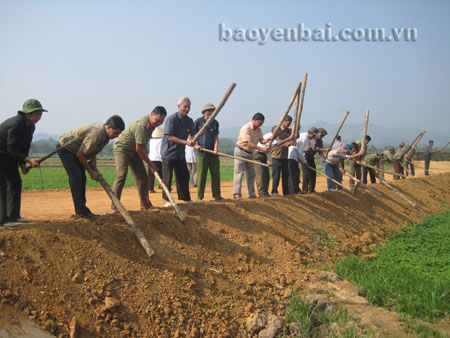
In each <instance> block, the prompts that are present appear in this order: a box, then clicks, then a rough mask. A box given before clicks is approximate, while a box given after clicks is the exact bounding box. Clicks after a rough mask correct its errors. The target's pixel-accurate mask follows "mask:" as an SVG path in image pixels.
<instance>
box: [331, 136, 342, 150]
mask: <svg viewBox="0 0 450 338" xmlns="http://www.w3.org/2000/svg"><path fill="white" fill-rule="evenodd" d="M342 146H343V145H342V137H341V135H338V136H336V140H335V141H334V143H333V147H332V148H331V150H334V149H339V148H341V147H342Z"/></svg>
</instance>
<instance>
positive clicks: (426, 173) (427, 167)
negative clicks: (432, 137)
mask: <svg viewBox="0 0 450 338" xmlns="http://www.w3.org/2000/svg"><path fill="white" fill-rule="evenodd" d="M430 161H431V156H425V175H426V176H428V175H430V173H429V172H428V170H429V169H430Z"/></svg>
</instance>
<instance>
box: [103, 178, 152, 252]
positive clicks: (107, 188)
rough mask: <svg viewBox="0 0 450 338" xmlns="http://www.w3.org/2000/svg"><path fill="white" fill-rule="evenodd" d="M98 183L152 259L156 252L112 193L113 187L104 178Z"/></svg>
mask: <svg viewBox="0 0 450 338" xmlns="http://www.w3.org/2000/svg"><path fill="white" fill-rule="evenodd" d="M98 182H99V183H100V185H101V186H102V187H103V189H104V190H105V191H106V193H107V194H108V196H109V198H110V199H111V200H112V202H113V203H114V205H115V206H116V208H117V209H119V211H120V214H121V215H122V217H123V218H124V219H125V221H126V222H127V224H128V225H129V226H130V228H131V229H132V230H133V232H134V234H135V235H136V237H137V239H138V240H139V243H141V245H142V247H143V248H144V250H145V252H146V253H147V255H148V256H149V257H152V256H153V255H154V253H155V250H153V248H152V247H151V246H150V244H149V243H148V241H147V239H146V238H145V236H144V234H143V233H142V232H141V230H139V228H138V226H137V224H136V223H135V222H134V220H133V218H131V216H130V214H129V213H128V210H127V209H126V208H125V206H124V205H123V204H122V202H120V200H119V199H118V198H117V196H116V194H114V192H113V191H112V189H111V187H110V186H109V185H108V183H106V181H105V179H104V178H103V177H100V178H99V180H98Z"/></svg>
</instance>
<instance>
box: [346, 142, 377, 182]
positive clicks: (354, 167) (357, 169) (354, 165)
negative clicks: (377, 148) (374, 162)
mask: <svg viewBox="0 0 450 338" xmlns="http://www.w3.org/2000/svg"><path fill="white" fill-rule="evenodd" d="M371 140H372V138H371V137H370V136H369V135H366V139H365V140H364V144H365V147H364V152H363V153H362V155H360V156H358V157H355V158H353V159H352V160H351V161H350V175H352V176H353V177H356V179H358V180H361V164H359V163H360V161H362V160H364V156H365V154H366V152H367V145H368V144H369V142H370V141H371ZM354 143H356V144H357V145H358V152H360V151H361V149H362V141H357V142H354ZM349 184H350V188H351V189H355V181H354V180H352V179H351V180H350V183H349ZM356 185H358V183H357V184H356Z"/></svg>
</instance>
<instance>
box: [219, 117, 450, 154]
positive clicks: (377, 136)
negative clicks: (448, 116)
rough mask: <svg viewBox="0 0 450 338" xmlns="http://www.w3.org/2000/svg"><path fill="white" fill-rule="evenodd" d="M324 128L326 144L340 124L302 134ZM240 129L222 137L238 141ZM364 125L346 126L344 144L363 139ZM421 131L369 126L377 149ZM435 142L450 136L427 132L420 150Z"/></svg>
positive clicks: (226, 131) (231, 129)
mask: <svg viewBox="0 0 450 338" xmlns="http://www.w3.org/2000/svg"><path fill="white" fill-rule="evenodd" d="M312 126H316V127H322V128H325V129H326V130H327V131H328V136H327V137H326V138H325V139H324V143H325V144H327V143H330V142H331V140H332V138H333V137H334V135H335V133H336V131H337V129H338V128H339V123H335V124H333V123H328V122H324V121H317V122H315V123H312V124H307V125H304V126H302V128H301V132H303V131H306V130H308V129H309V128H310V127H312ZM270 127H271V126H263V132H264V133H266V132H268V131H269V128H270ZM240 128H241V127H240V126H239V127H227V128H221V129H220V137H224V138H229V139H232V140H237V137H238V135H239V130H240ZM362 130H363V124H362V123H359V124H344V127H342V130H341V133H340V134H341V136H342V141H343V142H344V143H348V142H352V141H355V140H359V139H361V138H362ZM421 131H422V130H420V129H401V128H386V127H381V126H378V125H376V124H369V128H368V131H367V133H368V134H369V135H370V137H371V138H372V145H374V146H375V147H377V148H383V147H386V146H388V145H393V146H396V145H398V144H399V143H400V142H402V141H403V142H405V143H410V142H412V140H413V139H414V138H415V137H416V136H417V135H418V134H419V133H420V132H421ZM430 139H431V140H434V144H435V148H438V147H440V146H442V145H444V144H446V143H447V142H449V141H450V134H448V135H446V134H443V133H439V132H435V131H432V130H429V131H427V133H426V134H425V136H424V137H423V138H422V141H421V142H420V144H419V148H422V147H425V146H426V145H427V143H428V140H430Z"/></svg>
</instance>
